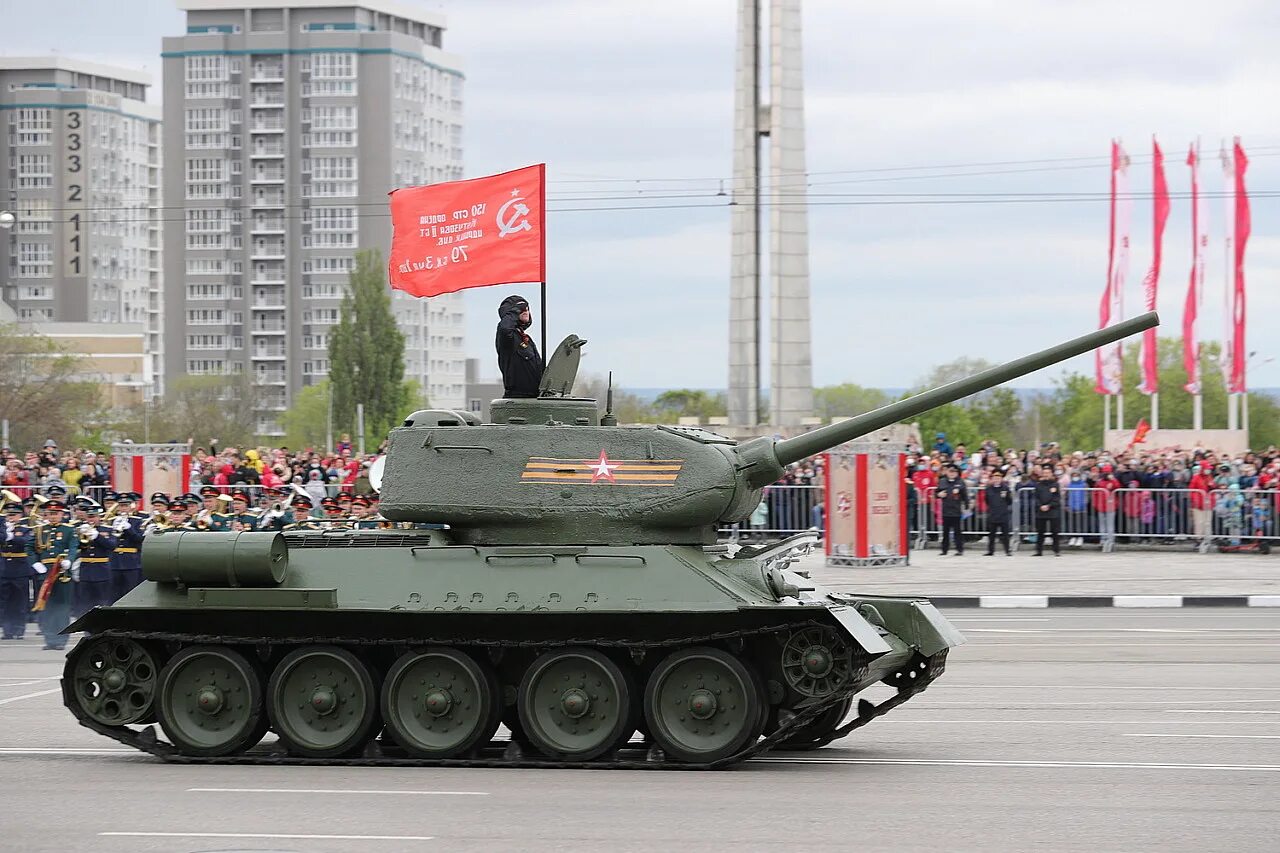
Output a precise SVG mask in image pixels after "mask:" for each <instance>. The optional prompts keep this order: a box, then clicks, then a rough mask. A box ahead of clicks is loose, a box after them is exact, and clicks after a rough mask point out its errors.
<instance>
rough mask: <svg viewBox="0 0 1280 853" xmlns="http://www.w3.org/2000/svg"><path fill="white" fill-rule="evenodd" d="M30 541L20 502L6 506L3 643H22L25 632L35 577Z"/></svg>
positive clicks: (0, 540) (0, 561)
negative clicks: (17, 641)
mask: <svg viewBox="0 0 1280 853" xmlns="http://www.w3.org/2000/svg"><path fill="white" fill-rule="evenodd" d="M30 540H31V528H30V527H28V526H27V523H26V518H25V516H24V515H23V509H22V501H14V502H12V503H6V504H5V505H4V519H3V520H0V624H3V626H4V638H5V639H6V640H21V639H22V636H23V635H24V634H25V633H26V632H27V614H28V613H29V612H30V610H31V578H32V577H34V576H35V571H34V570H33V569H32V568H31V558H30V557H28V556H27V544H28V543H29V542H30Z"/></svg>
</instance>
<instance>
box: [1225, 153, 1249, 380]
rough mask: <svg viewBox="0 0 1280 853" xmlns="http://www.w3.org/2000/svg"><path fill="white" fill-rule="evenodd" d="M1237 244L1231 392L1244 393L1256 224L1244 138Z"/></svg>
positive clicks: (1240, 155) (1237, 183)
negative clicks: (1248, 248)
mask: <svg viewBox="0 0 1280 853" xmlns="http://www.w3.org/2000/svg"><path fill="white" fill-rule="evenodd" d="M1234 154H1235V158H1234V159H1235V164H1236V169H1235V173H1236V174H1235V202H1236V210H1235V213H1236V216H1235V220H1236V222H1235V241H1234V243H1233V245H1232V249H1233V257H1232V272H1233V275H1234V288H1233V290H1232V297H1233V298H1232V300H1231V323H1232V335H1231V381H1230V385H1229V387H1228V389H1227V390H1228V391H1230V392H1231V393H1233V394H1243V393H1245V391H1246V390H1247V389H1246V387H1245V385H1246V383H1245V367H1246V364H1247V362H1248V350H1247V349H1246V347H1245V338H1244V327H1245V290H1244V249H1245V244H1246V243H1248V242H1249V232H1250V230H1251V226H1252V222H1251V221H1250V216H1249V192H1248V190H1246V189H1245V186H1244V173H1245V169H1247V168H1248V167H1249V158H1248V157H1246V156H1244V148H1242V147H1241V146H1240V137H1238V136H1237V137H1236V140H1235V151H1234Z"/></svg>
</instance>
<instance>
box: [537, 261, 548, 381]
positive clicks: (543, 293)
mask: <svg viewBox="0 0 1280 853" xmlns="http://www.w3.org/2000/svg"><path fill="white" fill-rule="evenodd" d="M538 291H539V294H540V296H539V299H540V300H541V304H540V305H539V306H538V314H539V316H541V317H542V341H541V343H539V344H538V346H539V347H541V349H540V350H539V352H541V353H542V369H543V370H546V369H547V283H546V282H545V281H543V282H540V283H539V284H538Z"/></svg>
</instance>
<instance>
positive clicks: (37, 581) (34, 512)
mask: <svg viewBox="0 0 1280 853" xmlns="http://www.w3.org/2000/svg"><path fill="white" fill-rule="evenodd" d="M47 500H48V498H46V497H45V496H44V495H39V496H36V495H30V496H28V497H25V498H23V499H22V516H23V519H24V520H25V522H26V525H27V533H28V535H30V534H31V531H32V525H34V524H35V523H36V522H38V521H40V507H42V506H44V503H45V501H47ZM27 565H28V566H30V565H31V557H30V556H28V557H27ZM42 583H44V578H42V577H41V576H40V575H38V574H36V570H35V569H32V570H31V591H30V594H29V595H28V597H27V621H28V622H39V621H40V614H39V613H37V612H36V611H35V610H34V609H33V608H34V607H35V603H36V599H37V598H38V597H39V595H40V585H41V584H42Z"/></svg>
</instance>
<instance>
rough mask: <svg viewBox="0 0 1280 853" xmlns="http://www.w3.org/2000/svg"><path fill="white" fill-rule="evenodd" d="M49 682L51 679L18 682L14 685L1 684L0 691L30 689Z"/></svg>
mask: <svg viewBox="0 0 1280 853" xmlns="http://www.w3.org/2000/svg"><path fill="white" fill-rule="evenodd" d="M48 680H49V679H47V678H38V679H36V680H34V681H16V682H14V683H13V684H0V690H5V689H8V688H10V687H30V686H31V685H33V684H44V683H45V682H46V681H48Z"/></svg>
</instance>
